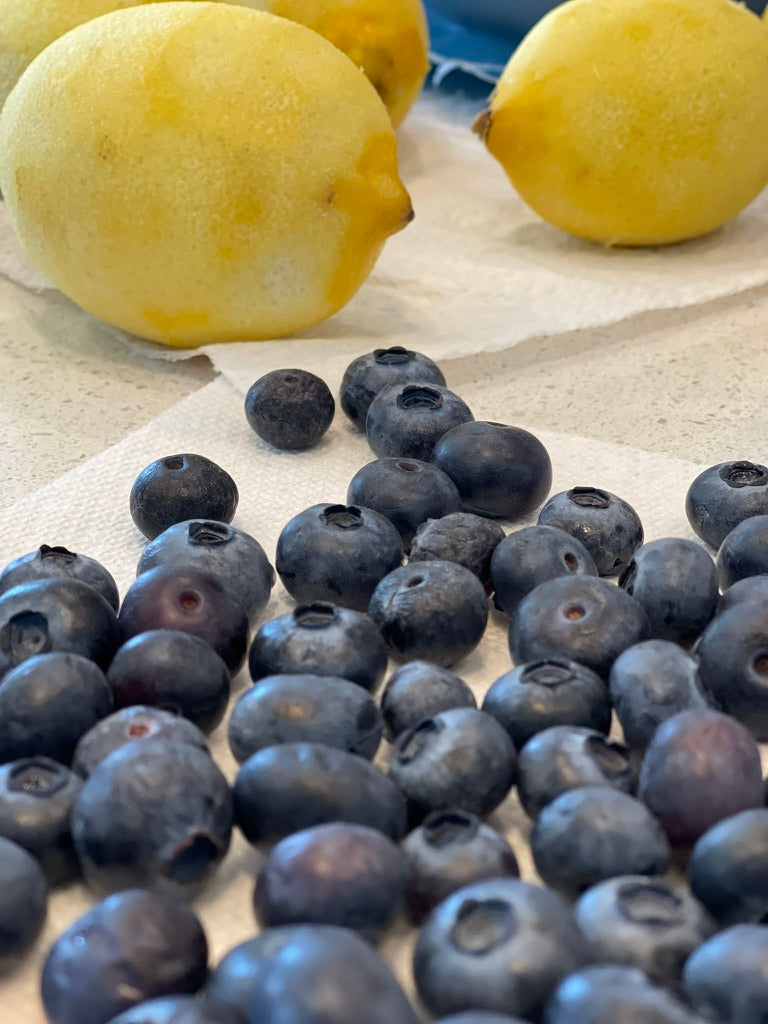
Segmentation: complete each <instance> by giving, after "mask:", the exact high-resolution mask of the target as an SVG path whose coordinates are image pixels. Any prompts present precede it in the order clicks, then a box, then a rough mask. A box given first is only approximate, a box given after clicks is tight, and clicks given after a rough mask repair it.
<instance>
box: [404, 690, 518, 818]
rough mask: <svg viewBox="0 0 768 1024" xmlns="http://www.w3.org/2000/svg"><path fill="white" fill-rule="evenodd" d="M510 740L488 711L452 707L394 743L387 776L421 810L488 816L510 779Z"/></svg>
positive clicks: (513, 769) (512, 766) (514, 765)
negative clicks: (456, 810) (443, 810)
mask: <svg viewBox="0 0 768 1024" xmlns="http://www.w3.org/2000/svg"><path fill="white" fill-rule="evenodd" d="M516 769H517V756H516V754H515V748H514V747H513V745H512V741H511V740H510V739H509V737H508V736H507V734H506V732H505V731H504V729H502V728H501V726H500V725H499V724H498V722H496V721H495V719H493V718H492V717H491V716H490V715H486V714H485V713H484V712H482V711H475V710H474V709H473V708H453V709H451V710H450V711H441V712H440V713H439V714H437V715H433V716H432V717H431V718H425V719H423V720H422V721H421V722H419V724H418V725H415V726H414V727H413V728H412V729H407V730H406V731H405V732H403V733H401V734H400V735H399V736H398V737H397V740H396V741H395V747H394V750H393V755H392V762H391V764H390V768H389V776H390V778H391V779H392V780H393V781H394V782H395V783H396V784H397V785H398V786H399V787H400V789H401V790H402V791H403V792H404V793H405V794H406V796H407V797H408V799H409V800H410V801H411V802H412V804H414V805H415V807H416V808H417V810H418V811H420V812H421V813H428V812H429V811H434V810H442V809H445V808H457V809H459V810H462V811H469V812H470V813H472V814H480V815H483V814H490V812H491V811H492V810H494V808H496V807H498V805H499V804H500V803H501V801H502V800H503V799H504V798H505V797H506V795H507V793H508V792H509V790H510V788H511V786H512V785H513V783H514V781H515V775H516Z"/></svg>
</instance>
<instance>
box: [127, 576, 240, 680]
mask: <svg viewBox="0 0 768 1024" xmlns="http://www.w3.org/2000/svg"><path fill="white" fill-rule="evenodd" d="M118 624H119V626H120V634H121V636H122V640H123V643H125V641H126V640H129V639H130V638H131V637H134V636H137V635H138V634H139V633H146V632H147V631H148V630H155V629H173V630H180V631H181V632H182V633H191V634H192V635H193V636H196V637H199V638H200V640H205V642H206V643H207V644H209V645H210V646H211V647H212V648H213V649H214V651H215V652H216V653H217V654H218V655H219V657H220V658H222V660H223V661H224V663H225V664H226V666H227V668H228V669H229V670H230V672H232V673H235V672H237V670H238V669H239V668H240V666H241V665H242V664H243V662H244V660H245V653H246V650H247V646H248V616H247V615H246V614H245V611H244V610H243V607H242V605H241V604H240V603H239V602H238V601H236V600H235V599H234V598H233V597H232V596H231V594H230V593H229V592H228V591H227V590H225V589H224V587H223V586H222V585H221V583H219V581H218V580H217V579H216V577H215V576H211V574H210V573H207V572H202V570H200V569H184V568H180V567H177V566H173V565H159V566H158V567H157V568H156V569H150V570H149V571H148V572H144V573H142V574H141V576H138V577H137V578H136V579H135V580H134V581H133V583H132V584H131V586H130V587H129V589H128V592H127V593H126V595H125V597H124V598H123V604H122V607H121V609H120V615H119V616H118Z"/></svg>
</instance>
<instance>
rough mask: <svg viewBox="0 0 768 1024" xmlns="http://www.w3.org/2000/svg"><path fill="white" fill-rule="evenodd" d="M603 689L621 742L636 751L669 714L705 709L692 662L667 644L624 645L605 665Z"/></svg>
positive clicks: (646, 641) (675, 647)
mask: <svg viewBox="0 0 768 1024" xmlns="http://www.w3.org/2000/svg"><path fill="white" fill-rule="evenodd" d="M609 690H610V695H611V700H612V701H613V706H614V708H615V710H616V714H617V716H618V719H619V721H620V722H621V727H622V730H623V732H624V739H625V740H626V742H627V743H628V744H629V745H630V747H634V748H636V749H645V747H647V746H648V744H649V743H650V742H651V739H652V737H653V734H654V733H655V732H656V729H657V728H658V727H659V726H660V725H661V723H662V722H666V720H667V719H668V718H671V717H672V715H676V714H677V713H678V712H679V711H689V710H692V709H696V708H707V707H709V703H708V701H707V697H706V695H705V693H704V691H703V690H702V687H701V683H700V681H699V666H698V663H697V662H696V661H695V660H694V658H692V657H691V656H690V655H688V654H686V653H685V651H684V650H683V649H682V648H681V647H678V645H677V644H674V643H672V641H671V640H644V641H643V642H642V643H639V644H634V645H633V646H632V647H628V648H627V650H626V651H624V652H623V653H622V654H620V655H619V656H618V658H617V659H616V661H614V663H613V665H612V666H611V674H610V677H609Z"/></svg>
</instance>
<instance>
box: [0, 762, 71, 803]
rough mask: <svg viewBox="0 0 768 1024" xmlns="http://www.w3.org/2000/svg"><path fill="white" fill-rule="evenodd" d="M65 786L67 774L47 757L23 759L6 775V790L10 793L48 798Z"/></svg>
mask: <svg viewBox="0 0 768 1024" xmlns="http://www.w3.org/2000/svg"><path fill="white" fill-rule="evenodd" d="M66 784H67V773H66V771H65V770H63V769H62V766H61V765H59V764H58V762H56V761H52V760H51V758H49V757H24V758H21V759H20V760H19V761H17V762H16V763H15V764H14V766H13V767H12V768H11V770H10V772H9V773H8V782H7V788H8V790H9V792H11V793H28V794H29V795H30V796H39V797H49V796H52V795H53V794H54V793H58V791H59V790H60V789H63V788H64V786H66Z"/></svg>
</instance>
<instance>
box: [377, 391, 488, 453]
mask: <svg viewBox="0 0 768 1024" xmlns="http://www.w3.org/2000/svg"><path fill="white" fill-rule="evenodd" d="M471 419H474V417H473V415H472V410H471V409H470V408H469V406H468V405H467V403H466V402H465V401H464V400H463V399H462V398H460V397H459V396H458V395H457V394H456V393H455V392H453V391H450V390H449V389H448V388H445V387H441V385H439V384H432V383H430V382H429V381H416V382H412V383H406V384H403V383H401V382H398V381H396V382H395V383H394V384H386V385H385V386H384V387H383V388H382V389H381V391H379V393H378V394H377V395H376V397H375V398H374V399H373V401H372V402H371V404H370V406H369V408H368V415H367V416H366V419H365V434H366V437H367V439H368V444H369V446H370V448H371V451H373V452H374V454H375V455H378V457H379V458H380V459H383V458H395V459H401V458H404V459H421V460H423V461H424V462H432V461H433V452H434V448H435V445H436V444H437V442H438V441H439V440H440V438H441V437H442V436H443V434H444V433H445V432H446V431H447V430H450V429H451V427H455V426H457V425H458V424H459V423H466V422H467V421H469V420H471Z"/></svg>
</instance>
